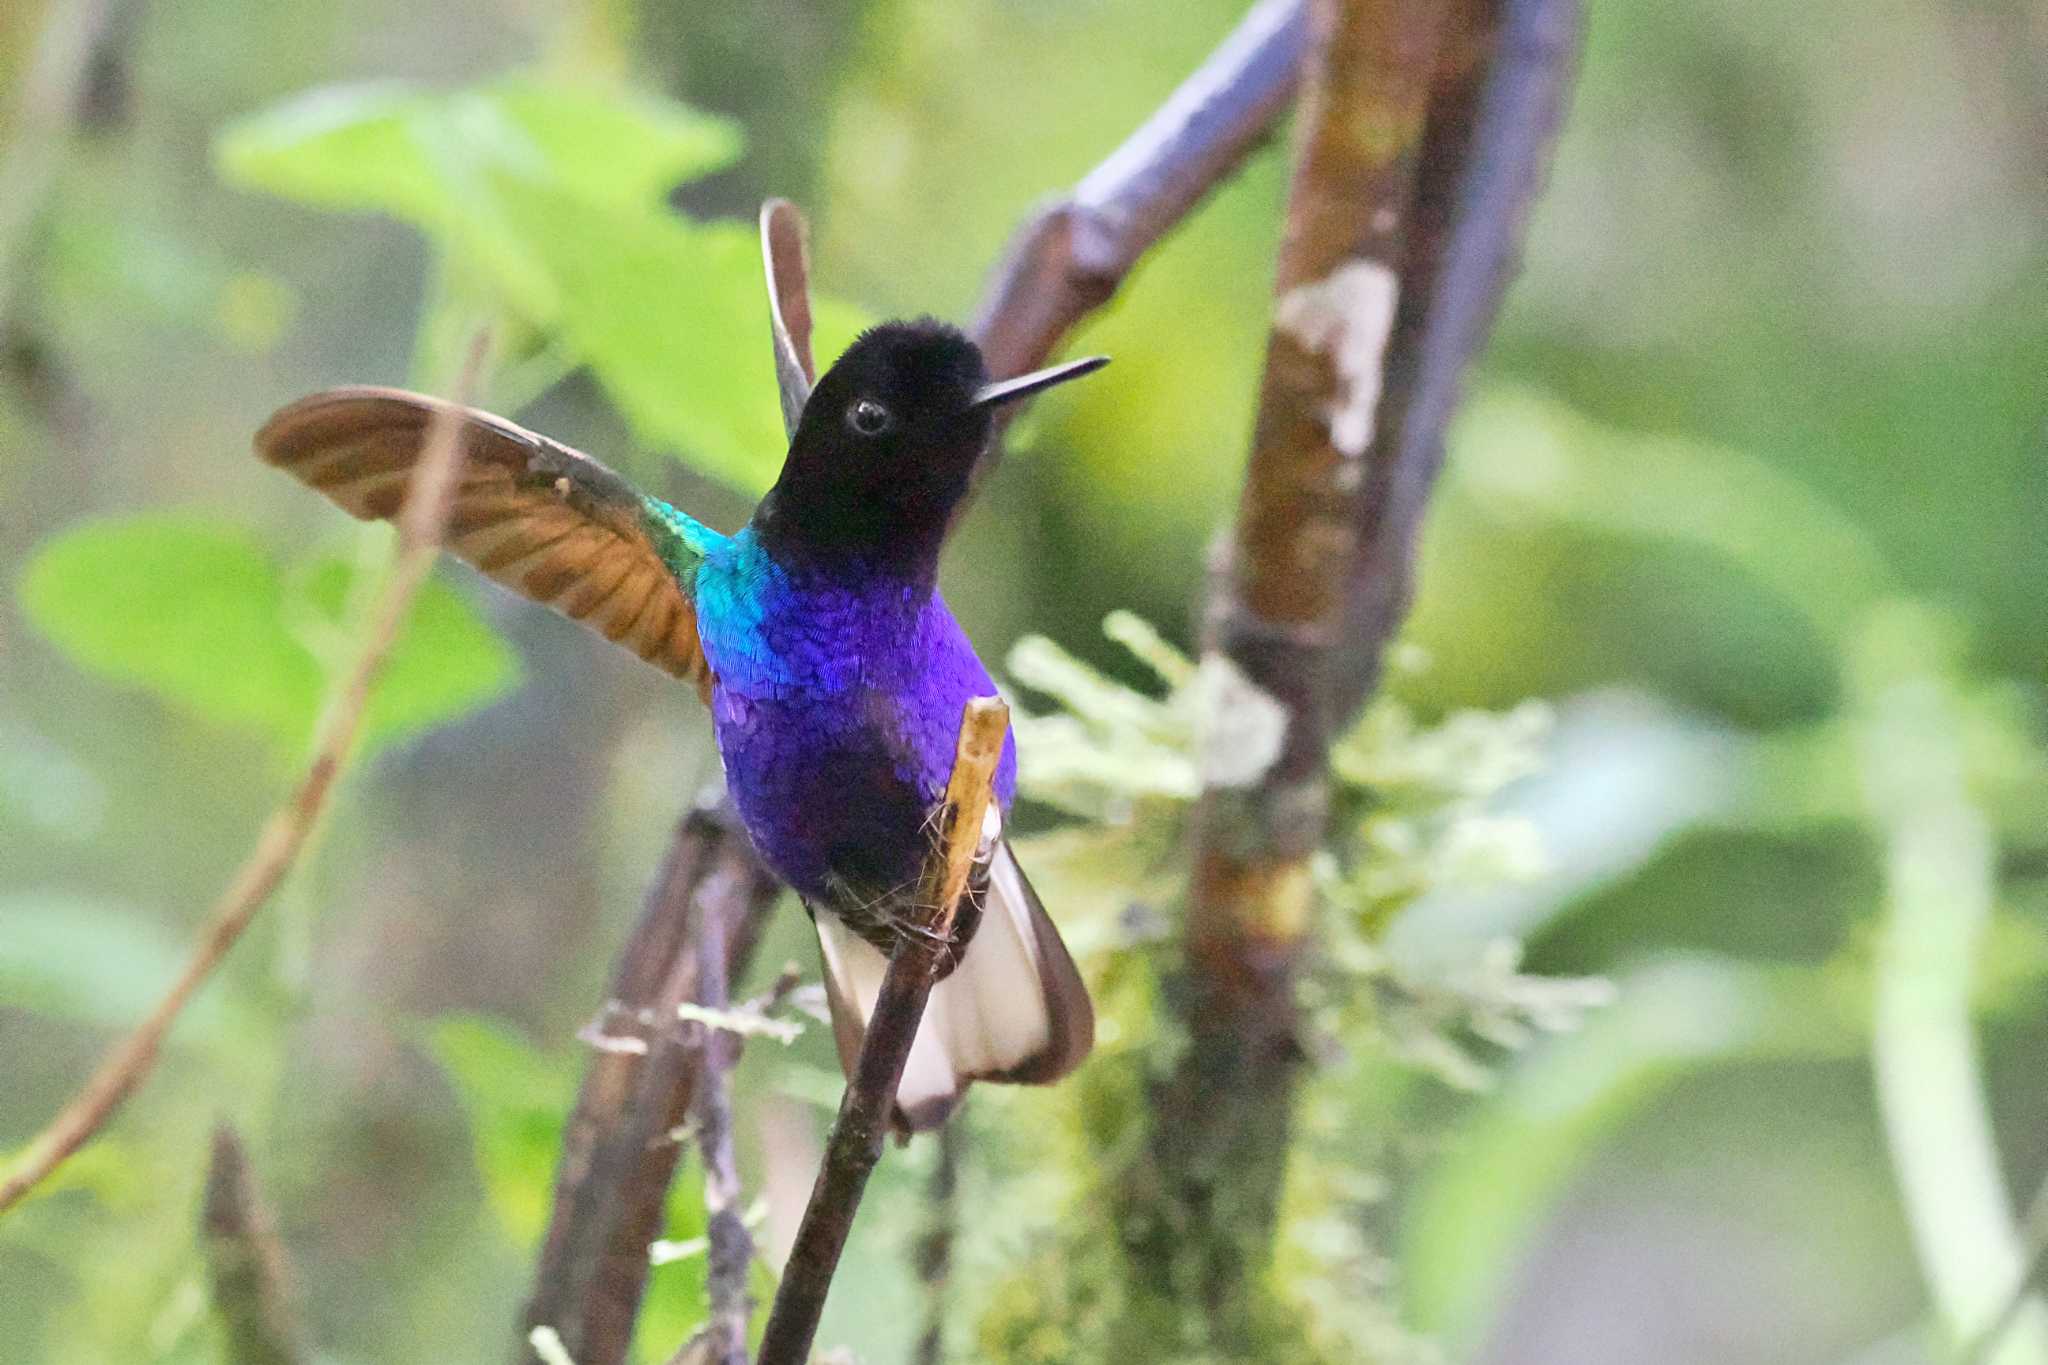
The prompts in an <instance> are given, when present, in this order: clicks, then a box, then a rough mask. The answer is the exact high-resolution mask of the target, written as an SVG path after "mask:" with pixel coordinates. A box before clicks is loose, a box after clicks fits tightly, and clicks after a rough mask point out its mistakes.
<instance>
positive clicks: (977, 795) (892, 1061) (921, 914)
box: [760, 697, 1010, 1365]
mask: <svg viewBox="0 0 2048 1365" xmlns="http://www.w3.org/2000/svg"><path fill="white" fill-rule="evenodd" d="M1009 728H1010V709H1009V707H1007V706H1005V705H1004V704H1003V703H1002V701H1001V700H1000V699H999V698H996V697H977V698H976V699H974V700H973V701H970V702H969V703H967V707H966V710H965V712H964V713H963V714H962V716H961V718H960V738H959V742H958V745H957V747H956V748H955V750H954V754H953V773H952V776H951V778H950V779H949V780H948V781H947V783H946V794H945V798H944V800H943V801H942V802H941V804H940V806H939V809H938V812H937V814H936V816H935V817H934V820H933V822H932V827H933V829H934V830H935V831H936V839H935V841H934V844H933V847H932V851H931V853H930V854H929V855H928V856H927V857H926V859H925V864H924V868H923V870H922V872H921V873H920V875H919V877H918V888H917V899H916V902H915V908H914V910H913V914H914V915H915V919H914V920H913V922H911V923H910V924H907V925H905V926H903V931H902V932H901V933H900V934H899V935H898V938H897V942H896V949H895V952H894V953H893V954H891V956H890V959H889V970H888V973H887V974H886V975H885V976H884V977H883V978H882V989H881V993H880V995H879V996H877V998H876V1000H875V1008H874V1011H873V1013H872V1015H871V1016H870V1017H869V1019H868V1028H867V1037H866V1039H865V1040H864V1041H863V1042H862V1044H861V1049H860V1057H859V1060H858V1061H857V1062H856V1063H855V1066H854V1072H853V1079H852V1080H851V1081H849V1082H848V1083H847V1087H846V1092H845V1094H844V1096H843V1097H842V1098H841V1099H840V1102H839V1116H838V1117H837V1118H836V1119H834V1120H833V1123H832V1135H831V1136H830V1137H829V1138H828V1139H827V1140H826V1144H825V1161H824V1164H823V1165H822V1166H820V1167H819V1169H818V1179H817V1183H816V1184H815V1185H814V1186H813V1187H812V1189H811V1199H810V1203H809V1204H808V1205H807V1206H806V1207H805V1209H804V1217H803V1222H802V1223H801V1224H800V1225H799V1226H798V1228H797V1234H796V1244H795V1245H794V1246H793V1247H792V1248H790V1253H789V1262H788V1264H787V1265H785V1266H784V1267H783V1271H782V1283H781V1284H780V1285H779V1286H778V1287H777V1289H776V1293H775V1306H774V1308H773V1309H772V1310H770V1312H769V1314H768V1329H767V1332H766V1334H765V1335H764V1336H763V1337H762V1340H761V1356H760V1365H805V1362H807V1361H808V1360H809V1359H810V1354H811V1343H812V1342H813V1341H814V1340H815V1339H816V1337H817V1334H818V1319H819V1316H820V1315H821V1314H822V1313H823V1312H824V1310H825V1295H826V1293H827V1292H828V1291H829V1290H830V1289H831V1286H832V1276H833V1273H834V1272H835V1271H836V1270H837V1269H838V1267H839V1254H840V1252H841V1251H843V1250H844V1249H845V1246H846V1237H847V1234H848V1233H849V1232H850V1231H851V1230H852V1228H853V1219H854V1215H855V1213H856V1212H857V1211H858V1210H859V1208H860V1199H861V1194H862V1192H863V1191H864V1190H865V1189H866V1188H867V1183H868V1175H869V1173H870V1172H872V1171H873V1170H874V1168H875V1163H876V1162H877V1161H878V1160H880V1158H881V1155H882V1139H883V1137H884V1136H885V1135H886V1134H887V1133H888V1131H889V1115H890V1111H891V1109H892V1108H893V1107H894V1106H895V1103H896V1086H897V1084H898V1082H900V1081H901V1080H902V1078H903V1066H904V1063H905V1062H906V1061H908V1060H909V1057H910V1045H911V1043H912V1042H913V1041H914V1040H915V1039H916V1037H917V1025H918V1021H919V1020H921V1019H922V1018H923V1017H924V1007H925V1001H926V999H927V998H928V997H929V996H930V994H931V989H932V983H933V982H934V981H935V980H936V979H937V976H938V972H939V967H940V965H941V963H942V962H944V960H945V959H946V957H947V955H948V954H950V953H951V952H952V950H953V923H954V918H955V916H956V914H957V913H958V911H959V906H960V898H961V896H962V894H963V893H965V891H966V889H967V880H968V876H969V873H970V872H971V870H972V867H973V864H974V854H975V850H976V847H977V846H978V845H979V843H980V841H981V830H982V820H983V818H984V817H985V816H986V815H987V813H988V805H989V802H990V800H991V799H993V797H994V790H993V785H992V784H993V780H994V776H995V769H996V760H997V759H998V758H1000V757H1001V756H1002V752H1003V738H1004V736H1005V735H1006V734H1007V733H1008V732H1009Z"/></svg>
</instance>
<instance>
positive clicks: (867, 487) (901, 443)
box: [754, 318, 1104, 575]
mask: <svg viewBox="0 0 2048 1365" xmlns="http://www.w3.org/2000/svg"><path fill="white" fill-rule="evenodd" d="M1103 363H1104V362H1103V360H1102V358H1101V357H1095V358H1092V359H1089V360H1084V361H1075V362H1073V363H1071V364H1068V365H1061V366H1056V367H1054V368H1053V369H1049V370H1040V371H1038V372H1037V373H1035V374H1030V375H1026V376H1024V377H1022V378H1021V379H1014V380H1007V381H1005V382H1003V383H1000V384H991V383H989V381H988V370H987V367H986V366H985V365H983V363H982V359H981V348H980V347H978V346H976V345H975V344H974V342H973V341H971V340H969V339H968V337H967V335H966V334H965V333H964V332H962V331H960V329H959V328H957V327H953V326H950V325H948V324H947V323H943V322H939V321H937V320H936V319H932V318H921V319H919V320H917V321H915V322H885V323H883V324H881V325H880V326H878V327H872V328H870V329H868V330H867V331H866V332H864V333H862V334H861V336H860V339H859V340H857V341H855V342H854V343H853V345H851V346H849V347H848V348H847V350H846V353H845V354H844V355H842V356H840V357H839V360H838V362H837V363H835V364H834V365H833V366H832V368H831V369H829V370H827V371H826V372H825V373H824V375H823V376H822V377H820V379H819V380H818V385H817V387H816V388H815V389H813V390H812V391H811V396H810V399H809V400H808V401H807V402H806V403H805V404H804V411H803V417H802V419H801V420H800V421H799V422H798V423H797V430H796V437H795V439H794V440H792V441H791V442H790V447H789V457H788V459H787V460H785V461H784V462H783V466H782V476H781V478H779V479H778V480H777V481H776V484H775V487H774V488H773V489H771V490H770V491H769V493H768V496H767V497H766V498H764V499H762V501H761V506H760V508H759V510H757V511H756V512H755V514H754V524H755V526H756V528H757V529H758V531H759V533H760V534H761V536H762V539H763V540H764V541H765V542H766V543H767V545H768V547H769V549H770V551H771V552H772V553H774V554H776V556H777V557H778V558H782V559H808V560H812V561H816V562H825V563H831V562H837V561H844V562H847V563H849V564H853V563H858V564H865V565H869V566H872V567H875V568H883V569H896V570H901V571H905V572H908V573H911V574H913V575H927V574H929V573H930V572H931V571H932V570H933V569H934V568H935V567H936V565H937V563H938V553H939V545H940V542H941V541H942V540H943V539H944V537H945V532H946V526H947V523H948V521H949V520H950V519H951V516H952V512H953V509H954V507H955V506H956V505H957V504H958V503H959V501H960V499H961V498H962V497H963V496H965V494H966V492H967V488H968V483H969V480H970V478H971V476H972V474H973V472H974V466H975V464H976V462H977V461H978V460H980V458H981V455H982V452H983V451H984V450H986V449H987V447H988V443H989V437H990V435H991V433H992V432H993V431H994V429H995V413H996V409H997V408H998V407H1000V406H1001V405H1002V404H1004V403H1006V402H1011V401H1014V400H1016V399H1019V398H1023V397H1026V396H1028V395H1030V394H1033V393H1037V392H1038V391H1039V390H1041V389H1044V388H1048V387H1050V386H1052V385H1054V384H1057V383H1060V382H1061V381H1063V380H1066V379H1071V378H1075V377H1077V376H1079V375H1083V374H1086V373H1088V372H1089V371H1090V370H1093V369H1096V368H1098V367H1099V366H1100V365H1102V364H1103Z"/></svg>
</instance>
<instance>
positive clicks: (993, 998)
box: [817, 844, 1094, 1129]
mask: <svg viewBox="0 0 2048 1365" xmlns="http://www.w3.org/2000/svg"><path fill="white" fill-rule="evenodd" d="M817 922H818V941H819V943H820V945H821V946H822V947H823V949H824V957H825V977H826V986H827V995H828V997H829V998H830V1000H831V1003H832V1016H833V1018H832V1022H833V1027H834V1031H835V1032H836V1033H837V1034H838V1038H839V1053H840V1060H841V1062H842V1063H843V1064H844V1066H845V1068H846V1070H847V1073H848V1074H849V1075H850V1074H852V1071H853V1063H854V1060H855V1058H857V1057H858V1056H859V1053H860V1043H861V1037H862V1035H863V1033H864V1032H865V1029H866V1024H867V1020H868V1017H869V1016H870V1015H871V1014H872V1013H873V1012H874V1008H875V999H876V997H877V996H878V995H880V994H881V989H882V977H883V976H884V974H885V973H886V972H887V971H888V966H889V963H888V959H887V958H886V957H884V956H883V955H882V952H881V950H880V949H878V948H876V947H875V946H874V945H873V944H871V943H869V942H868V941H867V940H865V939H863V938H861V937H860V936H859V935H858V934H856V933H854V932H853V931H852V930H851V929H849V928H847V927H846V925H845V924H843V923H842V922H841V921H840V920H839V919H838V917H837V916H835V915H833V914H832V913H831V912H830V911H829V910H826V909H824V908H822V907H820V908H819V910H818V911H817ZM1093 1037H1094V1017H1093V1012H1092V1010H1091V1009H1090V1007H1089V1004H1088V995H1087V991H1086V989H1085V988H1084V987H1083V986H1082V985H1081V982H1080V978H1079V976H1078V975H1077V974H1076V973H1075V971H1074V965H1073V960H1072V959H1071V958H1069V957H1068V956H1067V952H1066V949H1065V947H1064V946H1063V945H1061V943H1060V941H1059V935H1058V931H1057V930H1055V929H1054V928H1053V927H1052V924H1051V922H1050V921H1049V920H1047V919H1046V918H1045V911H1044V910H1043V908H1041V907H1040V906H1039V903H1038V898H1037V896H1035V895H1034V894H1032V892H1031V889H1030V887H1029V886H1028V885H1027V884H1026V883H1025V881H1024V878H1023V874H1022V873H1021V872H1019V871H1018V868H1017V863H1016V860H1015V859H1014V858H1013V857H1011V855H1010V851H1009V848H1008V846H1007V845H1002V844H997V845H996V846H995V848H994V849H993V854H992V858H991V862H990V867H989V881H988V894H987V897H986V898H985V901H984V903H983V908H982V917H981V923H980V925H979V927H978V928H977V929H976V931H975V934H974V937H973V938H972V939H971V940H970V941H969V942H968V944H967V947H966V949H965V950H964V951H963V952H962V954H961V956H960V961H959V962H958V964H957V965H955V967H954V968H953V970H952V972H951V973H949V974H948V975H947V976H946V977H945V979H944V980H942V981H940V982H939V983H938V984H937V985H936V986H934V987H933V988H932V993H931V999H930V1001H929V1002H928V1003H927V1004H926V1006H925V1012H924V1020H923V1022H922V1023H920V1024H919V1025H918V1030H917V1038H916V1039H915V1040H914V1041H913V1042H912V1044H911V1047H910V1058H909V1060H908V1062H907V1063H906V1064H905V1065H904V1068H903V1080H902V1082H901V1084H900V1085H899V1086H898V1087H897V1090H896V1107H897V1111H898V1122H899V1123H900V1124H901V1125H902V1126H904V1127H907V1128H911V1129H924V1128H930V1127H935V1126H937V1125H938V1124H939V1123H942V1122H944V1121H945V1118H946V1116H947V1115H948V1114H950V1113H951V1112H952V1110H953V1107H954V1105H955V1104H957V1103H958V1102H959V1099H960V1096H961V1094H962V1093H963V1092H964V1091H965V1090H966V1089H967V1085H968V1083H969V1082H970V1081H974V1080H1020V1081H1052V1080H1056V1079H1058V1078H1059V1077H1060V1076H1063V1075H1065V1074H1066V1073H1067V1072H1068V1071H1071V1070H1072V1069H1073V1068H1074V1067H1075V1066H1076V1065H1078V1064H1079V1062H1080V1060H1081V1058H1082V1057H1083V1056H1085V1055H1086V1054H1087V1051H1088V1048H1089V1045H1090V1043H1091V1042H1092V1040H1093Z"/></svg>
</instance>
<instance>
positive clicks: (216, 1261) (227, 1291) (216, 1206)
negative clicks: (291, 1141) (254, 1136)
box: [200, 1123, 310, 1365]
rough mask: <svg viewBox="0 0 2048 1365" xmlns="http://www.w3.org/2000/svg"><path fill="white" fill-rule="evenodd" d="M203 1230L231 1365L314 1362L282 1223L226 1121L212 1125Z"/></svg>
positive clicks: (202, 1219) (244, 1151)
mask: <svg viewBox="0 0 2048 1365" xmlns="http://www.w3.org/2000/svg"><path fill="white" fill-rule="evenodd" d="M200 1233H201V1240H202V1244H203V1247H204V1250H205V1254H206V1271H207V1278H208V1279H209V1280H210V1281H211V1282H212V1287H213V1311H214V1312H215V1314H217V1315H218V1316H219V1318H220V1321H221V1326H222V1327H223V1328H224V1329H225V1335H226V1337H227V1359H228V1361H229V1362H230V1365H297V1363H298V1362H299V1361H303V1360H307V1359H309V1358H310V1352H308V1351H307V1350H306V1347H305V1345H304V1343H303V1340H302V1337H301V1332H300V1327H299V1321H298V1312H297V1305H296V1303H295V1301H294V1300H295V1291H294V1288H293V1280H292V1275H291V1272H290V1267H289V1264H288V1263H287V1261H286V1259H285V1254H284V1244H283V1243H282V1242H280V1241H279V1240H278V1237H277V1227H276V1220H275V1219H273V1218H272V1217H271V1214H270V1209H269V1207H268V1206H267V1205H266V1204H265V1203H264V1201H263V1195H262V1191H261V1190H259V1189H258V1188H257V1185H256V1173H255V1171H253V1170H252V1169H250V1166H249V1154H248V1152H247V1151H246V1150H245V1149H244V1148H243V1146H242V1140H241V1138H240V1136H239V1135H237V1134H236V1132H235V1130H234V1127H233V1126H232V1125H230V1124H227V1123H223V1124H221V1125H220V1126H219V1127H217V1128H215V1129H214V1130H213V1155H212V1158H211V1159H210V1160H209V1161H208V1163H207V1167H206V1194H205V1199H204V1202H203V1204H202V1206H201V1211H200Z"/></svg>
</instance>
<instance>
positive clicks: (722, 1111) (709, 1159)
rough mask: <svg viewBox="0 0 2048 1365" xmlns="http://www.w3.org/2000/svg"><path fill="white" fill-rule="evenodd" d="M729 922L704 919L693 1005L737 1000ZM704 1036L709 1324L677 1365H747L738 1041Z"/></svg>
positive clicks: (711, 1032)
mask: <svg viewBox="0 0 2048 1365" xmlns="http://www.w3.org/2000/svg"><path fill="white" fill-rule="evenodd" d="M725 932H726V931H725V924H724V921H723V918H722V916H720V915H718V914H716V913H712V914H706V915H705V916H704V917H703V919H702V920H701V921H700V922H699V924H698V932H697V996H696V1002H697V1003H698V1004H699V1005H702V1006H703V1007H704V1008H705V1009H707V1010H723V1009H725V1008H726V1007H727V1006H728V1005H730V1004H731V1002H732V991H731V988H730V986H729V985H728V984H727V981H726V971H725V966H726V948H725ZM699 1029H700V1032H701V1033H702V1035H703V1046H702V1048H701V1050H700V1056H701V1058H702V1060H701V1063H700V1069H699V1071H698V1076H697V1102H696V1105H695V1115H696V1121H697V1148H698V1150H699V1151H701V1152H702V1153H703V1154H704V1212H705V1214H706V1225H705V1230H704V1232H705V1237H706V1239H707V1240H708V1241H709V1242H710V1249H709V1258H710V1265H709V1269H708V1273H707V1279H706V1289H707V1292H708V1294H709V1296H710V1300H711V1319H710V1321H709V1322H708V1323H706V1324H705V1327H704V1330H703V1332H702V1334H701V1336H700V1339H699V1340H697V1341H694V1342H691V1343H688V1344H686V1345H685V1346H684V1347H683V1349H682V1350H680V1351H678V1352H677V1353H676V1356H675V1362H674V1365H747V1323H748V1322H749V1320H750V1319H751V1318H752V1317H753V1314H754V1300H753V1296H752V1295H750V1294H749V1293H748V1292H747V1276H748V1273H749V1272H750V1271H751V1270H752V1268H753V1264H754V1238H753V1234H751V1233H749V1232H748V1231H747V1224H746V1220H745V1218H744V1217H742V1216H741V1212H740V1177H739V1171H738V1169H737V1168H736V1166H735V1164H734V1161H733V1152H732V1076H731V1071H732V1065H733V1062H734V1060H735V1059H736V1057H737V1054H738V1051H739V1045H740V1039H739V1038H738V1037H736V1036H735V1035H733V1034H730V1033H727V1032H725V1031H724V1030H722V1029H716V1028H711V1027H708V1026H702V1025H700V1026H699Z"/></svg>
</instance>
